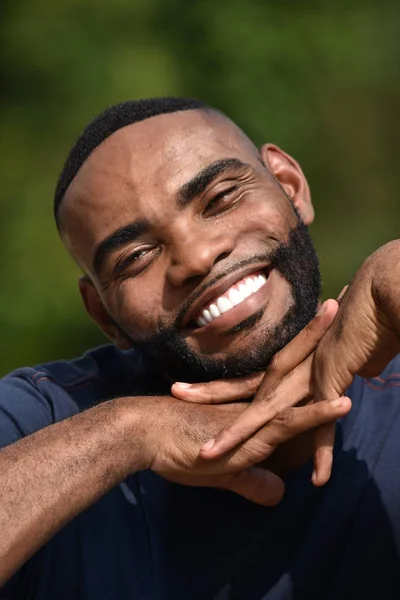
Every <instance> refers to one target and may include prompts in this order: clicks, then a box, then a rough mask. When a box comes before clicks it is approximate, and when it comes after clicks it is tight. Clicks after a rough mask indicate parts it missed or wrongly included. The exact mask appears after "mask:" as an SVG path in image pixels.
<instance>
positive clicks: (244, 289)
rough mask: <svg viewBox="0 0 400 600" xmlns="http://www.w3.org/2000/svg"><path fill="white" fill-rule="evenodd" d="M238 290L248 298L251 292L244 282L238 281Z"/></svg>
mask: <svg viewBox="0 0 400 600" xmlns="http://www.w3.org/2000/svg"><path fill="white" fill-rule="evenodd" d="M239 292H240V293H241V294H242V295H243V296H244V297H245V298H248V297H249V296H250V294H251V291H250V290H249V288H248V287H247V285H245V284H244V283H239Z"/></svg>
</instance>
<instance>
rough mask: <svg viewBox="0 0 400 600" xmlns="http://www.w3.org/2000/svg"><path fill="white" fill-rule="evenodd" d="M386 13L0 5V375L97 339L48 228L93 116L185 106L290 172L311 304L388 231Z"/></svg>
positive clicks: (342, 6) (392, 186)
mask: <svg viewBox="0 0 400 600" xmlns="http://www.w3.org/2000/svg"><path fill="white" fill-rule="evenodd" d="M399 27H400V8H398V7H397V6H396V4H395V3H393V4H392V3H390V2H380V3H379V4H377V3H374V4H368V3H366V2H361V1H359V2H353V3H350V5H349V3H347V2H346V3H345V2H344V1H341V0H338V1H336V2H335V3H333V2H331V3H329V2H325V3H324V2H320V3H316V2H311V1H303V2H301V3H300V2H295V1H288V2H280V3H278V2H265V0H247V1H246V2H244V1H243V0H231V1H230V2H229V3H228V2H224V1H221V2H216V1H215V0H203V1H202V2H199V1H197V2H195V1H194V0H190V1H188V0H170V1H167V2H166V1H165V0H135V1H134V2H131V1H129V0H114V2H113V3H110V2H106V1H105V0H96V1H94V0H86V2H83V1H81V2H79V1H78V0H69V1H68V2H67V1H66V0H58V1H57V2H50V1H49V0H30V1H29V2H28V0H20V1H19V2H11V0H8V1H5V0H3V3H2V17H1V20H0V40H1V45H2V52H1V58H0V61H1V62H0V68H1V74H2V92H1V98H0V102H1V113H0V129H1V136H0V151H1V157H2V167H3V168H2V193H1V195H0V211H1V212H0V251H1V261H0V273H1V281H2V285H1V292H0V314H1V331H2V338H3V339H2V344H1V351H0V359H1V360H0V372H3V373H4V372H6V371H8V370H10V369H11V368H14V367H17V366H20V365H22V364H29V363H35V362H41V361H44V360H52V359H56V358H61V357H69V356H72V355H74V354H77V353H80V352H82V351H83V350H85V349H86V348H88V347H90V346H92V345H93V344H97V343H101V342H102V341H103V338H102V337H101V335H100V334H99V333H97V330H96V329H95V327H94V326H93V325H91V323H90V322H89V320H88V318H87V317H86V316H85V314H84V310H83V308H81V303H80V299H79V297H78V294H77V289H76V279H77V277H78V276H79V272H78V270H77V268H76V266H75V265H74V264H73V263H72V262H71V260H70V259H69V257H68V256H67V255H66V252H65V251H64V249H63V248H62V246H61V244H60V242H59V240H58V237H57V233H56V230H55V227H54V224H53V217H52V196H53V189H54V185H55V181H56V178H57V175H58V172H59V170H60V168H61V165H62V163H63V160H64V158H65V156H66V153H67V151H68V149H69V147H70V146H71V144H72V142H73V140H74V139H75V137H76V136H77V135H78V133H79V132H80V130H81V128H82V127H83V126H84V125H85V124H86V122H87V121H88V120H89V119H90V118H91V117H93V116H94V115H95V114H96V113H97V112H99V111H100V110H101V109H102V108H103V107H104V106H106V105H109V104H112V103H114V102H118V101H121V100H124V99H128V98H139V97H146V96H152V95H172V94H173V95H189V96H195V97H199V98H202V99H204V100H206V101H208V102H210V103H211V104H214V105H215V106H217V107H219V108H221V109H222V110H224V111H226V112H227V113H228V115H230V116H231V117H232V118H233V119H234V120H235V121H237V122H238V124H240V125H241V126H242V127H243V129H244V130H245V131H246V132H247V133H248V134H249V135H250V136H251V137H252V138H253V139H254V141H255V142H257V143H262V142H264V141H273V142H275V143H277V144H279V145H281V146H282V147H283V148H284V149H285V150H287V151H288V152H290V153H291V154H293V155H294V156H295V157H296V158H297V159H298V160H299V161H300V163H301V164H302V166H303V168H304V170H305V172H306V174H307V176H308V179H309V182H310V185H311V189H312V192H313V198H314V202H315V206H316V213H317V219H316V224H315V225H314V226H313V234H314V237H315V240H316V244H317V248H318V250H319V253H320V258H321V263H322V269H323V276H324V282H325V290H324V293H325V296H328V295H335V294H336V293H337V292H339V291H340V289H341V287H342V286H343V285H344V284H345V283H346V282H348V280H349V279H350V277H351V275H352V273H353V272H354V271H355V269H356V268H357V266H358V265H359V263H360V262H361V261H362V259H363V258H364V257H366V256H367V255H368V254H370V253H371V252H372V251H373V250H374V249H375V248H376V247H378V246H379V245H381V244H383V243H384V242H385V241H387V240H389V239H393V238H395V237H398V235H399V233H398V232H399V225H400V218H399V216H398V215H399V211H398V209H397V204H398V201H397V198H396V192H397V189H398V188H399V183H400V182H399V172H400V171H399V169H398V166H397V139H398V128H399V126H398V115H397V113H398V106H399V105H400V80H399V75H398V66H399V65H398V56H399V50H400V38H399V35H398V32H399Z"/></svg>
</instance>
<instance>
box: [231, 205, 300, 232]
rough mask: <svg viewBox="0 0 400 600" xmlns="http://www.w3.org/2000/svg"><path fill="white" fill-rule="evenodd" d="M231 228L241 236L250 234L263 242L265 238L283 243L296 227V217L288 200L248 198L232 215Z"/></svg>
mask: <svg viewBox="0 0 400 600" xmlns="http://www.w3.org/2000/svg"><path fill="white" fill-rule="evenodd" d="M232 218H233V222H232V227H235V229H236V231H238V232H239V231H240V233H241V234H242V235H246V234H251V235H253V236H254V235H255V236H256V237H257V238H260V239H262V240H265V238H266V237H268V238H271V239H273V240H276V241H278V242H283V241H285V240H286V239H287V237H288V234H289V231H290V230H291V229H292V228H293V227H295V226H296V222H297V221H296V216H295V214H294V212H293V210H292V208H291V205H290V203H289V201H288V200H286V199H285V198H283V199H282V200H279V201H276V202H273V203H272V202H270V201H269V202H266V201H265V199H263V198H262V196H261V198H260V197H256V196H255V195H254V196H252V197H250V196H249V197H248V198H247V199H246V201H245V202H243V204H242V205H241V207H240V209H239V210H238V211H236V212H235V214H232Z"/></svg>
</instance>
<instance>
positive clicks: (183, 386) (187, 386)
mask: <svg viewBox="0 0 400 600" xmlns="http://www.w3.org/2000/svg"><path fill="white" fill-rule="evenodd" d="M175 385H177V386H179V387H180V388H182V389H183V390H186V389H187V388H190V387H192V384H191V383H185V382H183V381H175Z"/></svg>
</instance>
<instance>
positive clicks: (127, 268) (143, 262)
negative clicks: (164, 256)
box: [114, 246, 157, 276]
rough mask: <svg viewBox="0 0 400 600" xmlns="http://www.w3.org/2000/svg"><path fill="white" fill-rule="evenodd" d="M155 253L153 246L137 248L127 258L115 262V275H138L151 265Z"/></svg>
mask: <svg viewBox="0 0 400 600" xmlns="http://www.w3.org/2000/svg"><path fill="white" fill-rule="evenodd" d="M156 253H157V248H156V247H154V246H152V247H149V248H139V249H137V250H134V251H133V252H130V253H129V254H128V255H127V256H123V257H121V259H120V260H119V261H118V262H117V264H116V266H115V269H114V273H115V275H121V274H122V275H125V274H127V275H130V276H131V275H138V274H139V273H140V272H141V271H143V269H145V268H146V267H147V266H148V265H149V264H150V263H151V261H152V260H153V258H154V257H155V255H156Z"/></svg>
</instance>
